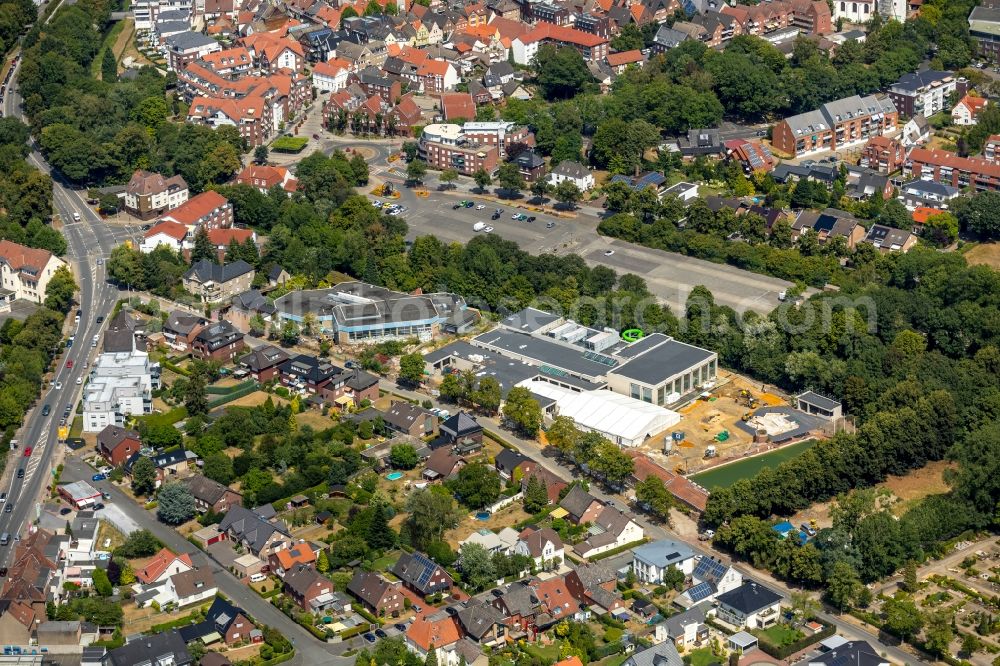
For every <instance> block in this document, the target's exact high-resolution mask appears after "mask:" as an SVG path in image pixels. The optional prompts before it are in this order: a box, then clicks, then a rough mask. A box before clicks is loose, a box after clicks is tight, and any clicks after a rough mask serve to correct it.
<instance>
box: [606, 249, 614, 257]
mask: <svg viewBox="0 0 1000 666" xmlns="http://www.w3.org/2000/svg"><path fill="white" fill-rule="evenodd" d="M614 253H615V251H614V250H605V251H604V256H605V257H610V256H611V255H613V254H614Z"/></svg>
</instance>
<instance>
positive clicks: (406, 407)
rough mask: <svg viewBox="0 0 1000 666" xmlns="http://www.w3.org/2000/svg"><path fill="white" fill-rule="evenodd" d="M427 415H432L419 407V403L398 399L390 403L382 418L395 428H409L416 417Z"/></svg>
mask: <svg viewBox="0 0 1000 666" xmlns="http://www.w3.org/2000/svg"><path fill="white" fill-rule="evenodd" d="M427 416H433V415H432V414H431V413H430V412H429V411H427V410H426V409H424V408H423V407H421V406H420V405H414V404H413V403H411V402H406V401H403V400H401V401H399V402H395V403H393V404H392V406H391V407H389V410H388V411H387V412H386V413H385V417H384V420H385V422H386V423H388V424H389V425H391V426H393V427H394V428H396V429H397V430H404V431H406V430H409V429H410V426H412V425H413V424H414V423H415V422H416V421H417V420H418V419H421V420H422V419H423V418H424V417H427Z"/></svg>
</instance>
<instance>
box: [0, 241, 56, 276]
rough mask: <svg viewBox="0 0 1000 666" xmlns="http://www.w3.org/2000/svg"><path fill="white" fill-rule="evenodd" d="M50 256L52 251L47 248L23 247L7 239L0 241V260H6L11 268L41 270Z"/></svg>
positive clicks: (16, 269)
mask: <svg viewBox="0 0 1000 666" xmlns="http://www.w3.org/2000/svg"><path fill="white" fill-rule="evenodd" d="M51 258H52V253H51V252H49V251H48V250H39V249H37V248H33V247H25V246H24V245H18V244H17V243H12V242H11V241H9V240H5V241H0V261H5V262H7V264H8V265H10V267H11V269H12V270H15V271H20V270H21V269H23V268H30V269H32V270H33V271H41V270H42V269H43V268H45V265H46V264H48V263H49V259H51Z"/></svg>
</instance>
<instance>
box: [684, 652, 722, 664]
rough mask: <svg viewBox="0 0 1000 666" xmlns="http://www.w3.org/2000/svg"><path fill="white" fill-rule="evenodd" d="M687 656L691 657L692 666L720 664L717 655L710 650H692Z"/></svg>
mask: <svg viewBox="0 0 1000 666" xmlns="http://www.w3.org/2000/svg"><path fill="white" fill-rule="evenodd" d="M685 656H688V657H691V666H709V664H717V663H719V660H718V659H716V658H715V655H714V654H712V651H711V650H710V649H708V648H698V649H697V650H692V651H691V653H690V654H688V655H685Z"/></svg>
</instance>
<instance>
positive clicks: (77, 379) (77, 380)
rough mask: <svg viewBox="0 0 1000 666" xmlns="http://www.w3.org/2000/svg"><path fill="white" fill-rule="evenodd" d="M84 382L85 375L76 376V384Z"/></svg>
mask: <svg viewBox="0 0 1000 666" xmlns="http://www.w3.org/2000/svg"><path fill="white" fill-rule="evenodd" d="M82 383H83V377H77V378H76V385H77V386H79V385H80V384H82Z"/></svg>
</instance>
